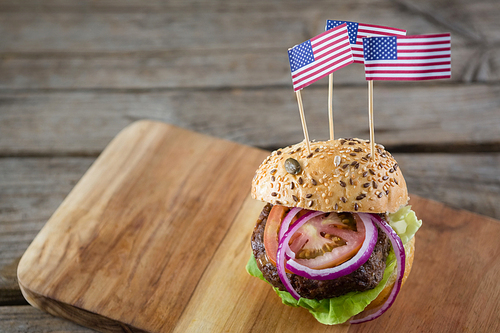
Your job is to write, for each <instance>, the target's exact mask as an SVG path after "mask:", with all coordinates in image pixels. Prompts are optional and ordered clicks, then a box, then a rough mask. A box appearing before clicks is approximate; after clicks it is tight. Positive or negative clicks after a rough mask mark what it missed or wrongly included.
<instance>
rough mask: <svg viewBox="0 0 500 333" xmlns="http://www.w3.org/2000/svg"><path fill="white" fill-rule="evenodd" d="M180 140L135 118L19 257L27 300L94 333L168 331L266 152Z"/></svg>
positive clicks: (175, 132) (197, 138)
mask: <svg viewBox="0 0 500 333" xmlns="http://www.w3.org/2000/svg"><path fill="white" fill-rule="evenodd" d="M186 133H187V132H186V131H184V130H181V129H178V128H173V127H171V126H167V125H165V124H159V123H151V122H145V121H143V122H138V123H136V124H134V125H132V126H131V127H129V128H128V129H126V130H124V131H123V132H122V133H121V134H120V135H119V136H118V137H117V138H116V139H115V140H114V141H113V142H112V143H111V144H110V146H109V147H108V149H106V150H105V151H104V152H103V154H102V155H101V157H100V158H99V159H98V160H97V161H96V162H95V163H94V164H93V166H92V167H91V168H90V169H89V171H88V173H87V174H86V176H84V177H83V178H82V180H81V181H80V182H79V183H78V184H77V185H76V186H75V188H74V190H73V191H72V192H71V193H70V194H69V195H68V197H67V198H66V200H65V201H64V202H63V204H62V205H61V206H60V207H59V209H58V210H57V211H56V212H55V213H54V215H53V216H52V218H51V219H50V220H49V222H48V223H47V224H46V225H45V226H44V228H43V229H42V231H41V232H40V233H39V234H38V235H37V237H36V238H35V240H34V241H33V243H32V244H31V245H30V247H29V248H28V250H27V252H26V253H25V255H24V256H23V258H22V260H21V263H20V265H19V269H18V278H19V283H20V285H21V286H22V287H23V289H24V290H25V294H26V295H28V301H31V302H33V303H34V304H35V305H36V306H38V307H41V308H50V310H49V311H52V313H56V311H54V310H53V307H52V306H48V305H46V304H45V302H47V301H48V300H54V301H55V303H56V304H58V306H56V308H57V314H58V315H64V316H67V317H71V316H74V315H75V314H74V311H69V310H67V309H66V306H67V305H70V306H71V307H77V308H79V309H84V310H86V311H87V312H90V313H94V314H95V313H97V314H99V315H100V316H102V317H104V318H106V325H105V326H106V327H107V326H108V325H109V327H110V328H109V329H108V328H99V329H100V330H106V331H112V330H115V329H116V327H115V326H116V325H115V326H113V323H115V322H120V323H123V324H125V325H127V326H128V327H134V328H137V329H146V330H153V331H158V330H167V331H168V329H167V328H169V327H173V326H175V323H176V321H177V320H178V317H179V316H180V314H181V312H182V309H183V308H184V306H185V304H187V302H188V301H189V299H190V295H191V293H192V291H193V289H194V288H195V286H196V285H197V281H198V279H199V277H200V276H201V274H203V272H204V270H205V267H206V265H207V264H208V262H209V260H210V258H211V257H212V255H213V253H214V251H215V250H216V249H217V247H218V244H219V243H220V241H221V239H222V238H223V237H224V235H225V233H226V231H227V228H228V226H229V225H230V224H231V223H232V221H233V219H234V218H235V214H236V213H237V211H238V208H239V207H240V205H241V202H242V200H243V199H244V198H245V197H246V195H247V194H248V188H247V186H241V185H242V184H248V183H249V182H250V180H251V177H252V176H253V173H254V171H255V169H256V167H257V166H258V165H259V164H260V162H261V161H262V159H263V157H264V156H265V155H267V153H265V152H263V151H260V150H257V149H254V148H250V147H247V148H246V149H241V146H240V145H237V144H234V143H230V142H227V141H220V140H216V139H209V138H207V137H205V136H201V135H199V134H192V133H191V134H190V135H187V134H186ZM220 207H226V209H220ZM227 207H234V209H232V210H230V209H227ZM207 224H208V225H207ZM208 226H209V227H208ZM30 253H31V255H30ZM172 272H175V274H172ZM49 303H50V304H51V302H49ZM60 304H63V305H66V306H59V305H60ZM107 319H109V320H107ZM91 327H94V326H91Z"/></svg>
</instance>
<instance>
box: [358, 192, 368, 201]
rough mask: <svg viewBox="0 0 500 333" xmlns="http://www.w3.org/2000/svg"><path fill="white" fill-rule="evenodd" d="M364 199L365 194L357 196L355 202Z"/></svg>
mask: <svg viewBox="0 0 500 333" xmlns="http://www.w3.org/2000/svg"><path fill="white" fill-rule="evenodd" d="M365 197H366V194H363V193H361V194H360V195H358V196H357V197H356V200H362V199H364V198H365Z"/></svg>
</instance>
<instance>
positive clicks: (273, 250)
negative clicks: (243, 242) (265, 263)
mask: <svg viewBox="0 0 500 333" xmlns="http://www.w3.org/2000/svg"><path fill="white" fill-rule="evenodd" d="M287 213H288V208H287V207H284V206H280V205H274V206H273V208H272V209H271V211H270V212H269V216H268V217H267V222H266V228H265V230H264V247H265V249H266V254H267V257H268V259H269V261H270V262H271V263H272V264H273V265H274V266H276V254H277V252H278V245H279V240H278V236H279V231H280V226H281V222H282V221H283V219H284V218H285V216H286V214H287Z"/></svg>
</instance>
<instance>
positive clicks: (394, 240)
mask: <svg viewBox="0 0 500 333" xmlns="http://www.w3.org/2000/svg"><path fill="white" fill-rule="evenodd" d="M358 215H359V216H360V217H362V216H363V217H364V218H370V217H371V219H372V220H373V221H375V223H377V224H378V226H379V227H380V229H382V231H383V232H385V233H386V234H387V236H388V237H389V239H390V241H391V244H392V248H393V249H394V253H395V254H396V264H397V267H396V273H397V277H396V283H395V284H394V287H393V288H392V291H391V293H390V295H389V298H387V301H386V302H385V303H384V304H383V305H382V306H381V307H380V308H379V309H378V310H377V311H376V312H375V313H373V314H371V315H368V316H366V317H364V318H361V319H354V320H351V321H350V323H351V324H360V323H364V322H367V321H370V320H373V319H375V318H378V317H380V316H381V315H382V314H383V313H384V312H386V311H387V309H389V308H390V307H391V306H392V304H393V303H394V300H395V299H396V296H397V295H398V293H399V290H400V289H401V284H402V282H403V276H404V273H405V263H406V254H405V249H404V247H403V242H402V241H401V238H399V236H398V235H397V234H396V232H395V231H394V230H393V229H392V228H391V226H390V225H389V224H387V222H386V221H384V220H383V219H381V218H380V216H378V215H376V214H366V213H359V214H358ZM363 217H362V218H363Z"/></svg>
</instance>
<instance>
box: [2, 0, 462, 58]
mask: <svg viewBox="0 0 500 333" xmlns="http://www.w3.org/2000/svg"><path fill="white" fill-rule="evenodd" d="M326 6H327V4H325V5H318V6H308V5H307V4H305V3H299V2H294V3H289V2H287V1H279V2H274V3H271V4H267V3H265V2H257V3H255V4H253V3H252V2H247V3H243V4H240V5H235V6H228V7H221V6H220V5H217V4H216V5H207V4H206V3H205V5H203V6H191V7H190V8H189V10H185V8H182V6H178V5H177V6H168V5H166V6H164V8H163V10H155V9H152V10H147V7H143V10H138V9H137V7H136V8H134V7H130V8H128V9H127V8H124V7H122V8H120V7H118V6H115V8H114V10H113V11H109V10H106V9H104V10H99V7H97V8H96V10H95V11H93V15H86V13H85V11H84V10H74V9H73V10H68V9H65V8H64V7H63V6H62V7H59V10H57V9H56V10H50V8H48V10H40V11H22V10H21V11H16V10H12V11H7V10H5V11H3V12H1V13H0V28H1V29H2V30H3V31H5V32H6V33H5V36H4V38H2V40H1V41H0V48H1V49H2V50H4V52H45V51H60V52H64V51H68V50H71V51H73V52H75V51H78V52H95V51H108V52H109V51H111V52H113V51H121V52H123V51H125V52H126V51H138V50H148V51H151V50H172V49H190V48H208V49H218V48H230V49H234V48H241V47H245V48H249V47H251V48H255V47H269V46H274V47H276V46H281V47H283V48H285V49H286V48H289V47H291V46H293V45H295V44H296V43H297V42H300V41H301V40H306V39H309V38H310V37H311V36H314V35H316V34H318V33H319V32H321V31H323V30H324V26H325V20H326V17H325V14H324V11H325V7H326ZM42 8H43V7H42ZM353 10H355V11H356V16H357V20H358V21H360V22H372V21H373V17H377V21H378V22H384V24H386V25H388V26H394V27H404V28H405V29H407V30H408V31H412V32H413V33H414V34H416V33H431V32H435V28H434V27H433V26H432V25H431V24H429V23H428V22H427V21H425V20H421V19H414V18H413V17H412V14H411V13H405V12H398V11H397V8H395V7H394V6H393V5H391V4H390V3H387V2H385V3H382V2H378V3H370V2H360V3H358V4H353V8H351V7H350V6H346V5H343V6H338V7H337V8H336V10H335V15H336V16H338V17H345V18H348V17H349V16H351V17H352V11H353ZM396 13H397V15H396ZM18 27H22V29H18ZM236 27H237V28H236ZM284 27H286V29H285V28H284ZM14 32H15V33H14ZM235 32H236V34H237V38H235V37H234V35H235ZM275 36H279V38H276V37H275ZM454 42H456V43H458V44H463V43H464V39H462V38H461V37H460V36H457V38H455V39H454Z"/></svg>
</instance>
